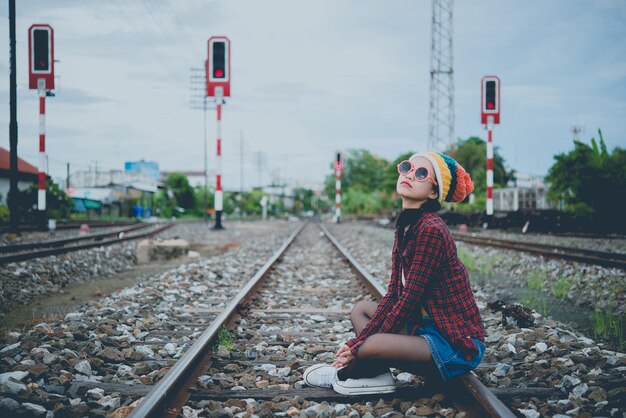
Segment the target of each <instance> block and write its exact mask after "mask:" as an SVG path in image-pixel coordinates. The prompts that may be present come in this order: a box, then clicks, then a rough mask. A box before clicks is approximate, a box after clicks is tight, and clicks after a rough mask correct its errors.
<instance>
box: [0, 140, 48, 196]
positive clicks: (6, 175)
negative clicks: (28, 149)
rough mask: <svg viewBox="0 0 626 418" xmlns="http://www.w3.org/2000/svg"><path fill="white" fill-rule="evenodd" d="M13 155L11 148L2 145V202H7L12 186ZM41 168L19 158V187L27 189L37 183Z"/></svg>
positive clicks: (0, 172) (0, 161)
mask: <svg viewBox="0 0 626 418" xmlns="http://www.w3.org/2000/svg"><path fill="white" fill-rule="evenodd" d="M10 157H11V155H10V153H9V150H7V149H5V148H2V147H0V194H2V200H1V202H2V204H6V202H7V196H8V194H9V190H10V188H11V159H10ZM38 175H39V169H37V167H35V166H34V165H32V164H30V163H29V162H27V161H26V160H23V159H21V158H19V157H18V158H17V188H18V189H19V190H26V189H28V188H29V187H30V186H32V185H33V184H37V181H38V177H37V176H38Z"/></svg>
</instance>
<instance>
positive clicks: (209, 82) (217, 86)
mask: <svg viewBox="0 0 626 418" xmlns="http://www.w3.org/2000/svg"><path fill="white" fill-rule="evenodd" d="M206 71H207V74H206V86H207V92H206V95H207V96H208V97H212V98H213V99H214V100H215V103H216V105H217V158H216V162H215V165H216V167H215V203H214V208H215V225H214V226H213V229H216V230H220V229H224V227H223V226H222V210H223V207H224V196H223V191H222V105H223V104H224V103H225V101H224V97H230V40H229V39H228V38H227V37H225V36H212V37H211V38H209V41H208V58H207V60H206Z"/></svg>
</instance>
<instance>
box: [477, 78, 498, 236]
mask: <svg viewBox="0 0 626 418" xmlns="http://www.w3.org/2000/svg"><path fill="white" fill-rule="evenodd" d="M481 90H482V94H481V123H482V124H483V125H485V128H486V129H487V220H488V221H487V223H488V225H489V226H490V225H491V222H492V218H493V125H499V124H500V79H499V78H498V77H496V76H485V77H483V79H482V82H481Z"/></svg>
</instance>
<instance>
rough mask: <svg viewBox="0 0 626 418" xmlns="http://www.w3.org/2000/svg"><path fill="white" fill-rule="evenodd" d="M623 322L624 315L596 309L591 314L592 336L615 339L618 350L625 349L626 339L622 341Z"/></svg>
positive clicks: (625, 318) (625, 319)
mask: <svg viewBox="0 0 626 418" xmlns="http://www.w3.org/2000/svg"><path fill="white" fill-rule="evenodd" d="M625 322H626V317H625V316H616V315H613V312H607V311H600V310H596V311H594V312H593V314H591V323H592V324H593V335H594V337H595V338H598V337H600V338H603V339H606V340H613V341H615V343H616V344H617V347H618V349H619V350H620V351H622V350H624V349H626V341H624V323H625Z"/></svg>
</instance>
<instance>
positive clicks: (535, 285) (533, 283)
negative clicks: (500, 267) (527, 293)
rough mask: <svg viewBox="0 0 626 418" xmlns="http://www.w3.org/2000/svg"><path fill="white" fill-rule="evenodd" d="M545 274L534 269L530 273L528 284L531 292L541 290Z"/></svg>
mask: <svg viewBox="0 0 626 418" xmlns="http://www.w3.org/2000/svg"><path fill="white" fill-rule="evenodd" d="M543 275H544V274H543V272H542V271H541V270H540V269H532V270H530V272H529V276H528V280H527V282H526V283H527V284H528V288H529V289H531V290H541V287H542V285H543Z"/></svg>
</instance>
